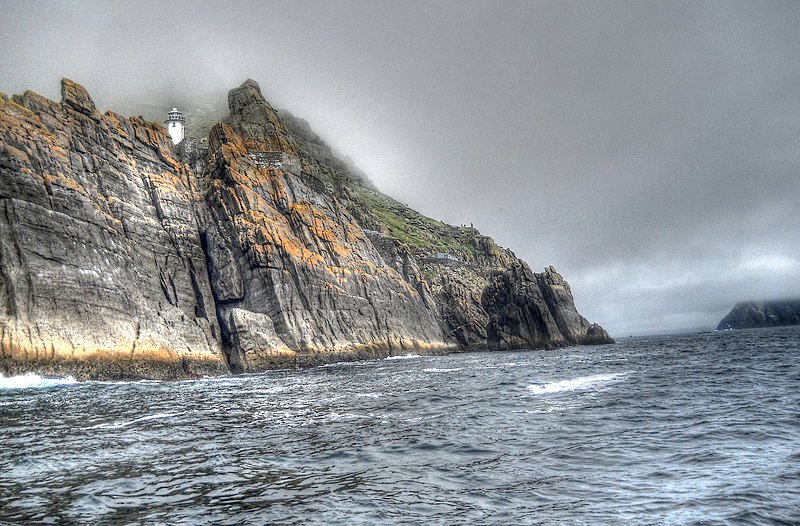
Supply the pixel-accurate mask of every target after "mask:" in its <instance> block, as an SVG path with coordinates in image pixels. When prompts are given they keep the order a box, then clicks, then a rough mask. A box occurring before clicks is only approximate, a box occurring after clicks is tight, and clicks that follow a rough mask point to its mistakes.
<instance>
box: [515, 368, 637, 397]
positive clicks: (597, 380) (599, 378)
mask: <svg viewBox="0 0 800 526" xmlns="http://www.w3.org/2000/svg"><path fill="white" fill-rule="evenodd" d="M626 374H627V373H611V374H593V375H591V376H579V377H578V378H573V379H571V380H559V381H557V382H549V383H546V384H541V385H539V384H531V385H529V386H528V390H529V391H531V392H533V393H536V394H550V393H561V392H563V391H575V390H578V389H592V388H596V387H600V386H603V385H607V384H610V383H614V382H619V381H621V380H622V379H623V377H624V375H626Z"/></svg>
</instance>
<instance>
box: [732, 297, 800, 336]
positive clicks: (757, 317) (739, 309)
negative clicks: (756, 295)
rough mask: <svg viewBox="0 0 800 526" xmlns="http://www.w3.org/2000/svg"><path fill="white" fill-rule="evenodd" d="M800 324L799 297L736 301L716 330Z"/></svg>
mask: <svg viewBox="0 0 800 526" xmlns="http://www.w3.org/2000/svg"><path fill="white" fill-rule="evenodd" d="M784 325H800V299H796V300H783V301H748V302H743V303H737V304H736V305H735V306H734V307H733V309H731V311H730V312H729V313H728V315H727V316H725V317H724V318H722V320H721V321H720V322H719V324H718V325H717V330H718V331H721V330H726V329H752V328H756V327H780V326H784Z"/></svg>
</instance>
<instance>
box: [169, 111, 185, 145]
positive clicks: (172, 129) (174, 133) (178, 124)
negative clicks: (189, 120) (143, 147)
mask: <svg viewBox="0 0 800 526" xmlns="http://www.w3.org/2000/svg"><path fill="white" fill-rule="evenodd" d="M164 124H166V125H167V131H168V132H169V136H170V137H172V142H173V143H174V144H178V143H179V142H181V141H182V140H183V131H184V128H185V127H186V119H185V118H184V116H183V113H181V112H179V111H178V108H172V111H171V112H169V117H167V120H165V121H164Z"/></svg>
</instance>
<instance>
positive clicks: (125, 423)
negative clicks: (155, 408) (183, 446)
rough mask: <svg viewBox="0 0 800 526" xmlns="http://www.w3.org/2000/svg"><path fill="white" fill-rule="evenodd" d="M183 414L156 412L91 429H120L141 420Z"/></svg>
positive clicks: (145, 420)
mask: <svg viewBox="0 0 800 526" xmlns="http://www.w3.org/2000/svg"><path fill="white" fill-rule="evenodd" d="M181 414H183V413H156V414H154V415H147V416H142V417H139V418H134V419H133V420H127V421H122V422H114V423H113V424H99V425H96V426H92V427H90V428H89V429H119V428H121V427H128V426H130V425H133V424H138V423H139V422H147V421H149V420H163V419H165V418H169V417H171V416H178V415H181Z"/></svg>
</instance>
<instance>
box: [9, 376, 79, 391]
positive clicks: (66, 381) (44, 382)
mask: <svg viewBox="0 0 800 526" xmlns="http://www.w3.org/2000/svg"><path fill="white" fill-rule="evenodd" d="M75 383H78V381H77V380H76V379H75V378H73V377H72V376H66V377H64V378H45V377H42V376H39V375H38V374H34V373H25V374H23V375H20V376H8V377H6V376H4V375H2V374H0V389H35V388H40V387H54V386H57V385H71V384H75Z"/></svg>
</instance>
